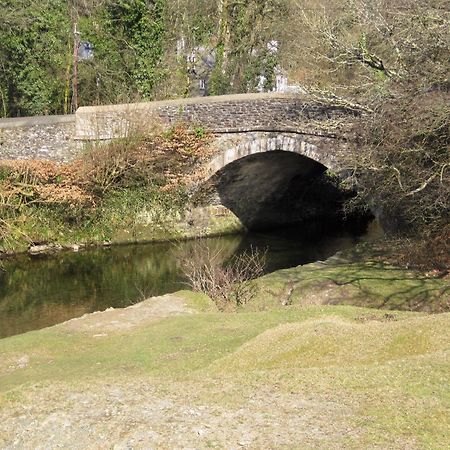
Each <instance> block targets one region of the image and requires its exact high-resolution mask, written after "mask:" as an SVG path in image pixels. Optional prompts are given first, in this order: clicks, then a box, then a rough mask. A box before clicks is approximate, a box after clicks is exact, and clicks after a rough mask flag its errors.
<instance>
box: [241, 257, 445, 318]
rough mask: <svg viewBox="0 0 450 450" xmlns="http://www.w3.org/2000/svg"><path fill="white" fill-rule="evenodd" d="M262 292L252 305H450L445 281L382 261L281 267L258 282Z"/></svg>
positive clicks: (442, 308)
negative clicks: (283, 268) (281, 268)
mask: <svg viewBox="0 0 450 450" xmlns="http://www.w3.org/2000/svg"><path fill="white" fill-rule="evenodd" d="M258 285H259V287H260V292H259V295H258V297H257V298H256V300H255V301H254V302H252V304H250V305H249V308H252V309H264V308H268V307H279V306H280V303H282V302H284V303H287V304H290V305H305V304H309V303H320V304H347V305H354V306H364V307H367V306H369V307H373V308H383V309H393V310H407V311H411V310H413V311H414V310H416V311H428V312H441V311H448V310H449V309H450V284H449V282H448V280H446V279H440V278H432V277H428V276H426V275H424V274H423V273H419V272H414V271H409V270H405V269H401V268H398V267H393V266H389V265H386V264H383V263H380V262H373V261H363V260H361V259H359V260H358V261H348V260H342V259H340V258H337V257H335V258H330V259H328V260H327V261H326V262H325V263H313V264H307V265H305V266H301V267H294V268H291V269H285V270H279V271H276V272H274V273H272V274H269V275H266V276H265V277H262V278H260V279H259V280H258Z"/></svg>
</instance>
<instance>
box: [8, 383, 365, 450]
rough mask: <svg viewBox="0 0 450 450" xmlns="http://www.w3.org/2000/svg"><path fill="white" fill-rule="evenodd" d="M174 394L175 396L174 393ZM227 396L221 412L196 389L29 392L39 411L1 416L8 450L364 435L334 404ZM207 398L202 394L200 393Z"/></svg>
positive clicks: (322, 444) (269, 443) (333, 445)
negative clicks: (354, 427)
mask: <svg viewBox="0 0 450 450" xmlns="http://www.w3.org/2000/svg"><path fill="white" fill-rule="evenodd" d="M167 389H169V390H170V391H169V392H167ZM233 389H234V388H233V387H230V386H223V385H220V383H218V384H217V387H216V388H215V393H216V394H217V393H218V392H219V391H221V390H222V391H228V392H227V396H228V397H229V398H231V399H233V400H236V399H237V398H240V401H238V402H237V403H235V402H234V401H232V402H231V403H230V404H228V405H219V404H218V403H216V402H214V401H208V400H207V399H205V397H204V396H203V395H201V394H200V396H197V393H198V391H197V389H195V387H194V386H189V385H184V384H182V385H178V386H177V385H174V386H172V388H168V387H166V388H165V389H164V392H161V388H160V387H159V388H158V387H156V386H155V385H153V384H152V383H149V382H146V381H144V380H140V381H137V380H135V381H133V382H131V383H127V382H125V383H124V382H121V383H115V384H114V385H99V386H85V387H82V388H78V389H76V390H73V389H67V387H65V386H52V387H47V388H45V389H39V390H36V391H35V392H33V391H30V392H29V395H30V398H32V399H33V401H32V403H27V404H25V405H23V406H16V407H15V408H14V409H13V410H9V411H3V413H0V436H1V438H0V444H1V445H0V447H1V448H2V449H45V450H50V449H57V448H65V449H71V450H75V449H115V450H119V449H120V450H125V449H127V450H128V449H153V448H154V449H204V448H205V449H206V448H223V449H241V448H248V449H250V448H251V449H269V448H273V449H279V448H302V449H308V448H311V449H313V448H314V449H320V448H323V449H340V448H347V447H345V441H346V440H347V439H348V438H350V437H352V436H353V437H354V436H355V435H356V434H357V431H356V430H355V429H353V428H352V427H351V426H350V425H349V424H348V423H347V421H348V418H349V415H350V412H351V411H350V410H349V409H348V408H347V407H345V406H343V405H342V404H337V403H334V402H332V401H326V400H318V399H317V398H315V399H311V398H305V397H304V396H302V395H301V394H298V393H292V394H290V395H287V394H286V393H281V392H277V391H276V390H273V389H269V388H267V387H262V388H261V389H258V391H257V392H254V391H250V392H248V391H247V392H245V390H244V391H239V392H234V391H233ZM199 390H200V391H201V387H200V388H199Z"/></svg>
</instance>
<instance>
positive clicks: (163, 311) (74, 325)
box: [56, 294, 194, 337]
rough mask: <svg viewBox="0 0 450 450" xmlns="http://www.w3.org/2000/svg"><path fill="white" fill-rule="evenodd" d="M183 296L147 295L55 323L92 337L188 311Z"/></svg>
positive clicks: (118, 331) (121, 330)
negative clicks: (131, 302) (149, 296)
mask: <svg viewBox="0 0 450 450" xmlns="http://www.w3.org/2000/svg"><path fill="white" fill-rule="evenodd" d="M193 312H194V311H193V310H192V309H190V308H188V307H187V305H186V300H185V299H183V298H181V297H178V296H176V295H173V294H167V295H163V296H160V297H151V298H149V299H147V300H144V301H142V302H140V303H136V304H135V305H132V306H129V307H127V308H118V309H114V308H108V309H107V310H106V311H99V312H94V313H91V314H85V315H84V316H82V317H78V318H75V319H71V320H69V321H67V322H64V323H62V324H59V325H56V327H58V328H60V329H62V330H64V331H68V332H77V333H83V334H87V335H91V336H93V337H98V336H107V335H108V334H113V333H120V332H124V331H128V330H130V329H132V328H135V327H138V326H143V325H146V324H149V323H151V322H154V321H156V320H160V319H163V318H166V317H170V316H175V315H180V314H191V313H193Z"/></svg>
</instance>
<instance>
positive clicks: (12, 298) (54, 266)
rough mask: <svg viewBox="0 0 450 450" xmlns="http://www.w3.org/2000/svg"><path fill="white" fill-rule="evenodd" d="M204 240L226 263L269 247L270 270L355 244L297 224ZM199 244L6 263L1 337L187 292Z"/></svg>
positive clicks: (0, 283)
mask: <svg viewBox="0 0 450 450" xmlns="http://www.w3.org/2000/svg"><path fill="white" fill-rule="evenodd" d="M204 242H206V243H207V245H208V246H209V247H210V249H211V251H212V252H213V253H214V252H217V250H218V249H221V254H222V255H223V258H224V262H225V263H226V262H227V261H230V260H231V259H232V256H233V255H234V254H236V253H242V252H243V251H245V250H246V249H248V248H249V247H250V246H253V247H254V248H259V249H261V250H265V249H266V248H268V253H267V262H268V267H267V271H273V270H277V269H280V268H284V267H292V266H296V265H298V264H302V263H306V262H311V261H313V260H317V259H325V258H326V257H328V256H330V255H331V254H333V253H335V252H336V251H337V250H340V249H343V248H348V247H349V246H351V245H353V242H354V238H352V237H351V236H350V235H348V234H347V235H342V234H341V235H340V236H337V237H330V236H329V235H328V236H327V235H326V233H324V234H320V233H319V234H317V233H316V234H315V235H314V234H311V230H308V229H305V228H303V227H299V228H296V229H292V230H290V231H289V230H283V231H278V234H274V233H257V234H250V235H247V236H244V237H243V236H236V235H235V236H223V237H220V238H209V239H205V240H204ZM197 243H198V241H196V240H191V241H186V242H181V243H176V244H174V243H156V244H149V245H135V246H118V247H112V248H108V249H105V248H103V249H94V250H89V251H84V252H79V253H61V254H59V255H56V256H53V257H46V258H31V257H29V256H20V257H17V258H15V259H13V260H9V261H6V262H5V269H6V271H5V272H0V337H1V336H5V335H10V334H15V333H20V332H23V331H26V330H30V329H36V328H41V327H45V326H49V325H52V324H54V323H58V322H62V321H64V320H68V319H70V318H72V317H77V316H81V315H82V314H84V313H86V312H92V311H96V310H104V309H106V308H108V307H110V306H113V307H124V306H128V305H129V304H131V303H133V302H136V301H139V300H142V299H143V297H150V296H152V295H161V294H164V293H167V292H173V291H176V290H178V289H181V288H184V287H185V284H184V283H183V281H184V280H183V278H182V275H181V273H180V271H179V268H178V261H180V260H181V259H183V258H186V256H185V255H187V257H189V255H191V254H192V253H193V251H192V250H193V247H194V246H195V245H197Z"/></svg>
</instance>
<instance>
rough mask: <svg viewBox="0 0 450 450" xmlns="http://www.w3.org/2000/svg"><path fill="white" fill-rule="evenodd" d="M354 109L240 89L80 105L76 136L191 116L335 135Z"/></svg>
mask: <svg viewBox="0 0 450 450" xmlns="http://www.w3.org/2000/svg"><path fill="white" fill-rule="evenodd" d="M354 114H355V113H354V112H353V111H350V110H348V109H345V108H343V107H341V106H330V105H324V104H321V103H319V102H318V101H317V100H314V99H311V98H308V97H306V96H304V97H299V96H296V95H292V94H281V93H269V94H238V95H224V96H217V97H198V98H187V99H179V100H169V101H161V102H148V103H136V104H129V105H110V106H96V107H83V108H79V109H78V111H77V114H76V139H78V140H82V141H89V140H108V139H114V138H117V137H123V136H127V135H130V134H132V133H133V132H136V131H137V130H146V129H148V128H149V127H152V126H154V124H155V123H162V124H173V123H175V122H178V121H184V122H190V123H192V124H193V125H194V126H195V125H198V126H201V127H203V128H205V129H207V130H210V131H213V132H215V133H235V132H250V131H291V132H298V133H303V134H311V135H319V136H322V135H323V136H331V137H332V136H335V135H336V133H337V134H340V133H342V132H343V131H344V130H345V127H346V125H347V124H348V122H349V120H348V119H349V116H354Z"/></svg>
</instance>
